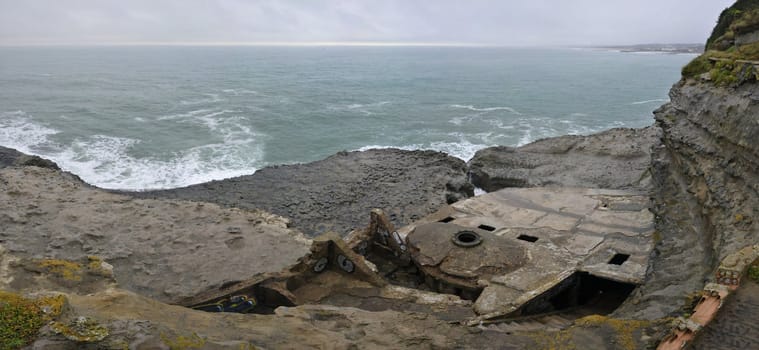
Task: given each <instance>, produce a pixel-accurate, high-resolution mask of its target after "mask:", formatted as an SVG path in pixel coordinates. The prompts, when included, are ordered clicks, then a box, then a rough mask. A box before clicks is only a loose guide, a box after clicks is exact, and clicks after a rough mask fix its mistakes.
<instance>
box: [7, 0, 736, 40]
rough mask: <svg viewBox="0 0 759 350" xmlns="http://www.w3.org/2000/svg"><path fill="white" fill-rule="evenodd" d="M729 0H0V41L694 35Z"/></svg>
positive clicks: (700, 36) (707, 28) (700, 35)
mask: <svg viewBox="0 0 759 350" xmlns="http://www.w3.org/2000/svg"><path fill="white" fill-rule="evenodd" d="M733 2H734V0H523V1H510V0H371V1H369V0H0V45H29V44H33V45H36V44H42V45H47V44H53V45H68V44H73V45H89V44H150V43H154V44H242V43H407V44H410V43H429V44H469V45H507V46H566V45H576V46H594V45H595V46H601V45H627V44H642V43H703V42H705V41H706V38H707V37H708V36H709V34H710V33H711V29H712V28H713V27H714V24H715V22H716V20H717V17H718V15H719V13H720V11H722V9H724V8H725V7H728V6H730V5H731V4H732V3H733Z"/></svg>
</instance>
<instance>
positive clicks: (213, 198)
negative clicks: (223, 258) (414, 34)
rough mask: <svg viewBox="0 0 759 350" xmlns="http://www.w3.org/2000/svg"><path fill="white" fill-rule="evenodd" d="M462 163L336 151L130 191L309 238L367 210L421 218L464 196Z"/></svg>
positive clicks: (363, 219)
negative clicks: (244, 214) (259, 219)
mask: <svg viewBox="0 0 759 350" xmlns="http://www.w3.org/2000/svg"><path fill="white" fill-rule="evenodd" d="M466 176H467V175H466V164H465V163H464V162H463V161H461V160H459V159H457V158H454V157H451V156H448V155H446V154H444V153H440V152H434V151H403V150H398V149H381V150H369V151H365V152H340V153H338V154H336V155H333V156H331V157H329V158H327V159H324V160H320V161H317V162H313V163H308V164H297V165H281V166H272V167H268V168H264V169H261V170H259V171H257V172H256V173H255V174H253V175H248V176H241V177H237V178H232V179H227V180H221V181H212V182H208V183H203V184H199V185H193V186H189V187H185V188H179V189H172V190H162V191H150V192H132V193H127V194H129V195H132V196H135V197H140V198H175V199H187V200H193V201H203V202H211V203H217V204H220V205H223V206H227V207H238V208H243V209H253V208H259V209H264V210H266V211H270V212H272V213H274V214H278V215H282V216H285V217H288V218H290V219H291V220H292V226H293V227H294V228H297V229H299V230H301V231H303V232H304V233H306V234H308V235H311V236H316V235H319V234H322V233H325V232H328V231H334V232H337V233H339V234H342V235H344V234H347V233H348V232H350V231H351V230H353V229H355V228H359V227H364V226H365V225H367V223H368V222H369V212H370V211H371V209H373V208H381V209H383V210H385V211H386V212H387V213H388V214H389V215H390V216H391V217H392V220H393V223H394V224H395V225H405V224H408V223H410V222H411V221H413V218H419V217H423V216H426V215H428V214H430V213H432V212H434V211H435V210H437V209H438V208H439V207H441V206H442V205H444V204H446V203H449V202H451V201H457V200H460V199H463V198H467V197H470V196H472V195H473V194H474V193H473V187H472V186H471V185H470V184H469V183H468V181H467V177H466Z"/></svg>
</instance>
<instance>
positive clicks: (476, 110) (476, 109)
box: [449, 104, 522, 115]
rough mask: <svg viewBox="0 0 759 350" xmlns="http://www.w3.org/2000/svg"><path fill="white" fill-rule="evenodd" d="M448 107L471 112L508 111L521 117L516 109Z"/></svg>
mask: <svg viewBox="0 0 759 350" xmlns="http://www.w3.org/2000/svg"><path fill="white" fill-rule="evenodd" d="M449 107H451V108H457V109H468V110H470V111H473V112H495V111H508V112H510V113H512V114H515V115H522V113H520V112H519V111H517V110H516V109H514V108H511V107H485V108H479V107H475V106H473V105H458V104H454V105H450V106H449Z"/></svg>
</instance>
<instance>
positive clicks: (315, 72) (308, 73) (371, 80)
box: [0, 47, 693, 190]
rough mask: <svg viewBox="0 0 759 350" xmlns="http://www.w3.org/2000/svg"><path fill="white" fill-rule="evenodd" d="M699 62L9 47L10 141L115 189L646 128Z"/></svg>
mask: <svg viewBox="0 0 759 350" xmlns="http://www.w3.org/2000/svg"><path fill="white" fill-rule="evenodd" d="M692 58H693V56H691V55H666V54H640V53H620V52H613V51H600V50H579V49H516V48H470V47H467V48H464V47H461V48H455V47H23V48H22V47H19V48H11V47H4V48H0V145H2V146H6V147H13V148H16V149H19V150H21V151H23V152H26V153H31V154H36V155H40V156H43V157H46V158H50V159H52V160H54V161H56V162H57V163H58V164H59V165H61V166H62V167H63V168H64V169H65V170H69V171H72V172H73V173H75V174H77V175H79V176H80V177H82V178H83V179H84V180H85V181H87V182H89V183H91V184H94V185H97V186H101V187H105V188H114V189H131V190H142V189H157V188H173V187H181V186H186V185H190V184H195V183H200V182H205V181H210V180H213V179H222V178H228V177H233V176H238V175H243V174H251V173H253V172H255V171H256V169H260V168H262V167H265V166H268V165H276V164H289V163H297V162H309V161H314V160H318V159H322V158H324V157H326V156H329V155H331V154H334V153H336V152H339V151H342V150H349V151H350V150H364V149H368V148H379V147H398V148H403V149H434V150H439V151H443V152H447V153H449V154H451V155H453V156H456V157H459V158H462V159H464V160H468V159H469V158H471V157H472V156H473V155H474V153H475V152H476V151H477V150H478V149H481V148H484V147H488V146H493V145H511V146H517V145H523V144H526V143H528V142H531V141H534V140H537V139H540V138H544V137H551V136H558V135H563V134H588V133H592V132H596V131H600V130H604V129H608V128H612V127H642V126H646V125H650V124H651V123H652V114H651V112H652V111H653V110H654V109H655V108H656V107H658V106H659V105H661V104H662V103H664V102H666V101H667V92H668V90H669V88H670V86H671V85H672V84H673V83H674V82H676V81H677V80H678V79H679V74H680V73H679V72H680V68H681V67H682V66H683V65H684V64H685V63H687V62H688V61H689V60H690V59H692Z"/></svg>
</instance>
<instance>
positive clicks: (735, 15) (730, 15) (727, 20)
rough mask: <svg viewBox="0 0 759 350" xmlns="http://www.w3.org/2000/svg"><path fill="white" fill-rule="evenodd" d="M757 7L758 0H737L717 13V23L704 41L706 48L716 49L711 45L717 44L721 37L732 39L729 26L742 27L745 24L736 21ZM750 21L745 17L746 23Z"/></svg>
mask: <svg viewBox="0 0 759 350" xmlns="http://www.w3.org/2000/svg"><path fill="white" fill-rule="evenodd" d="M758 8H759V0H738V1H736V2H735V4H733V6H730V7H729V8H726V9H725V10H723V11H722V13H721V14H720V15H719V19H718V20H717V25H716V26H715V27H714V30H712V35H711V36H709V39H708V40H707V41H706V48H707V49H709V50H711V49H718V48H716V47H712V45H718V44H719V43H720V41H721V39H729V40H732V38H733V35H734V33H730V32H732V31H733V29H731V26H733V24H737V25H738V27H740V28H741V29H744V27H743V26H745V24H742V23H737V22H740V21H741V20H743V16H744V15H745V14H746V13H747V12H752V10H754V9H758ZM749 16H751V15H749ZM750 22H751V20H749V19H748V18H747V19H746V23H750ZM723 36H724V37H723ZM724 49H726V48H723V50H724Z"/></svg>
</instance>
